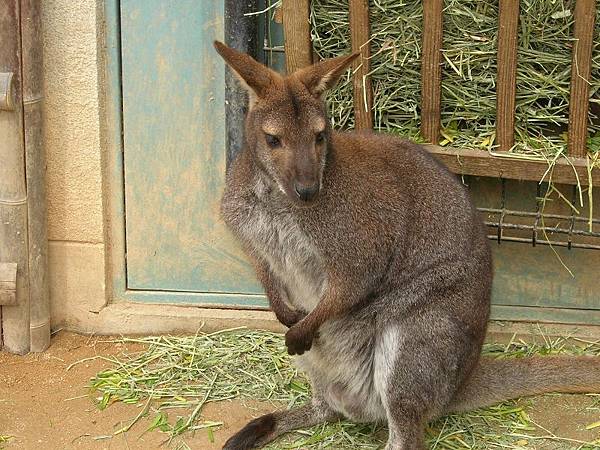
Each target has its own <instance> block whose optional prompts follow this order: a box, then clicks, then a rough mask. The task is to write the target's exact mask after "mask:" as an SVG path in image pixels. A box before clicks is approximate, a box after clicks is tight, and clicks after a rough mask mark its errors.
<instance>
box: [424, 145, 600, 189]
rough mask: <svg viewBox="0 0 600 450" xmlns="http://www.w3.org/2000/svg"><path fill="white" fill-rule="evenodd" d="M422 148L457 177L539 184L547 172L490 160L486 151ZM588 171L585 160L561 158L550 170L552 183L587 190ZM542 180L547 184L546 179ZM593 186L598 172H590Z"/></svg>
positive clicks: (532, 164)
mask: <svg viewBox="0 0 600 450" xmlns="http://www.w3.org/2000/svg"><path fill="white" fill-rule="evenodd" d="M425 148H426V149H427V150H428V151H429V153H431V154H432V155H433V156H434V157H435V158H436V159H438V160H439V161H440V162H442V163H443V164H444V165H445V166H447V167H448V168H449V169H450V170H451V171H452V172H454V173H456V174H459V175H477V176H482V177H493V178H508V179H512V180H530V181H540V180H541V179H542V177H543V176H544V174H545V173H546V171H547V170H548V164H547V163H546V162H545V161H532V160H525V159H516V158H512V157H508V156H506V157H505V156H492V155H490V154H489V153H488V152H487V151H485V150H471V149H456V148H451V147H440V146H438V145H426V146H425ZM587 170H588V166H587V160H586V159H584V158H569V160H567V159H566V158H560V159H559V160H557V161H556V164H555V165H554V169H553V170H552V181H554V182H555V183H564V184H577V183H578V180H579V183H580V184H581V185H582V186H587V185H588V184H589V182H588V171H587ZM576 173H577V175H575V174H576ZM545 180H546V181H548V177H546V178H545ZM592 184H593V186H600V168H595V169H593V170H592Z"/></svg>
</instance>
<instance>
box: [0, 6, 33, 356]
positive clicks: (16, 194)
mask: <svg viewBox="0 0 600 450" xmlns="http://www.w3.org/2000/svg"><path fill="white" fill-rule="evenodd" d="M19 30H20V8H19V0H4V1H2V2H0V42H1V43H2V45H0V72H12V73H13V83H14V86H15V87H16V89H15V94H14V95H15V101H14V102H13V104H14V110H12V111H2V110H0V135H1V136H2V139H0V262H4V263H16V264H17V283H16V285H17V286H16V287H17V289H16V292H17V294H16V297H17V304H16V305H14V306H2V338H3V344H4V348H5V349H6V350H8V351H11V352H13V353H19V354H24V353H27V352H28V351H29V347H30V346H29V342H30V337H29V336H30V334H29V333H30V331H29V286H28V272H29V261H28V256H27V255H28V241H27V190H26V184H25V154H24V149H23V134H22V132H23V108H22V97H21V85H22V81H21V80H22V78H21V68H20V67H21V61H20V58H19V55H20V53H21V40H20V31H19Z"/></svg>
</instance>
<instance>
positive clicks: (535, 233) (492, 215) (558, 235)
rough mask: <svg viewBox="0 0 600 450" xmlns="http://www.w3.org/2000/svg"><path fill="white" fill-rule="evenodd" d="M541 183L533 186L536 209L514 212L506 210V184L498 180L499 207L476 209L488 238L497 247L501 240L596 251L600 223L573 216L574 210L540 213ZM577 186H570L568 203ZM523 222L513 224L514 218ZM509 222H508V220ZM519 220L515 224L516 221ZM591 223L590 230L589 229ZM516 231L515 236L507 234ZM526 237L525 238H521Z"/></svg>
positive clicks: (599, 242) (574, 198)
mask: <svg viewBox="0 0 600 450" xmlns="http://www.w3.org/2000/svg"><path fill="white" fill-rule="evenodd" d="M541 187H542V186H541V184H539V183H538V185H537V195H536V210H535V211H514V210H510V209H506V208H505V205H506V182H505V180H502V196H501V207H500V208H478V210H479V211H480V212H481V213H483V215H484V216H485V219H484V223H485V225H486V226H487V227H488V229H491V230H493V231H494V232H493V233H491V234H488V237H489V238H490V239H492V240H495V241H497V242H498V244H500V243H501V242H502V241H508V242H522V243H528V244H531V245H532V246H533V247H535V246H536V245H553V246H557V247H566V248H568V249H569V250H571V249H573V248H583V249H592V250H600V232H599V231H595V230H596V229H600V220H599V219H594V218H592V219H591V220H590V218H588V217H583V216H580V215H577V214H576V212H575V210H574V209H571V214H569V215H563V214H550V213H546V212H543V211H542V205H543V196H542V193H541ZM576 200H577V186H572V201H571V204H573V205H574V204H576ZM516 218H519V219H521V220H520V221H523V222H526V223H517V222H516V221H515V220H514V219H516ZM511 219H512V220H511ZM520 221H519V222H520ZM546 221H552V222H554V223H555V224H554V225H546ZM590 224H591V229H590ZM513 230H515V231H518V234H519V235H518V236H516V235H514V233H511V231H513ZM523 231H524V232H526V233H525V234H529V236H528V237H523V234H524V233H523Z"/></svg>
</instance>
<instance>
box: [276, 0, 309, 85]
mask: <svg viewBox="0 0 600 450" xmlns="http://www.w3.org/2000/svg"><path fill="white" fill-rule="evenodd" d="M281 8H282V9H281V11H282V14H283V33H284V43H285V64H286V70H287V73H292V72H294V71H295V70H298V69H300V68H302V67H306V66H309V65H310V64H312V44H311V40H310V23H309V14H310V0H283V2H282V5H281Z"/></svg>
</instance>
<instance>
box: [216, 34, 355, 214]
mask: <svg viewBox="0 0 600 450" xmlns="http://www.w3.org/2000/svg"><path fill="white" fill-rule="evenodd" d="M215 48H216V50H217V52H219V54H220V55H221V56H222V57H223V59H224V60H225V61H226V62H227V64H229V66H230V67H231V68H232V69H233V71H234V72H235V73H236V74H237V75H238V78H239V79H240V80H241V81H242V84H243V85H244V87H245V88H246V89H247V91H248V95H249V103H250V104H249V110H248V115H247V118H246V143H247V145H248V147H249V150H250V151H251V152H252V154H253V156H254V158H255V159H256V161H257V163H258V165H259V167H261V168H262V169H263V170H264V171H265V172H266V174H267V175H268V176H269V178H270V179H271V181H272V182H273V183H274V184H275V185H276V186H277V187H278V188H279V189H280V190H281V191H282V192H284V193H285V194H286V195H287V197H288V198H289V199H290V200H291V201H292V202H294V203H296V204H307V203H309V202H311V201H312V200H314V199H315V198H316V197H317V195H318V194H319V191H320V189H321V183H322V178H323V169H324V167H325V161H326V157H327V150H328V140H329V135H330V131H331V129H330V125H329V121H328V120H327V114H326V108H325V103H324V100H323V94H324V93H325V91H326V90H328V89H330V88H332V87H333V86H334V85H335V83H336V82H337V81H338V79H339V78H340V76H341V75H342V74H343V73H344V72H345V70H346V69H347V68H348V66H349V65H350V64H351V63H352V61H353V60H354V59H355V58H356V57H357V56H358V54H353V55H349V56H342V57H339V58H334V59H327V60H324V61H321V62H319V63H317V64H314V65H312V66H309V67H306V68H304V69H300V70H298V71H296V72H294V73H292V74H290V75H288V76H285V77H283V76H281V75H279V74H278V73H277V72H274V71H273V70H271V69H269V68H268V67H265V66H263V65H262V64H260V63H258V62H257V61H255V60H254V59H252V58H251V57H250V56H248V55H246V54H244V53H240V52H238V51H236V50H233V49H231V48H229V47H227V46H225V45H224V44H222V43H220V42H215Z"/></svg>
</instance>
